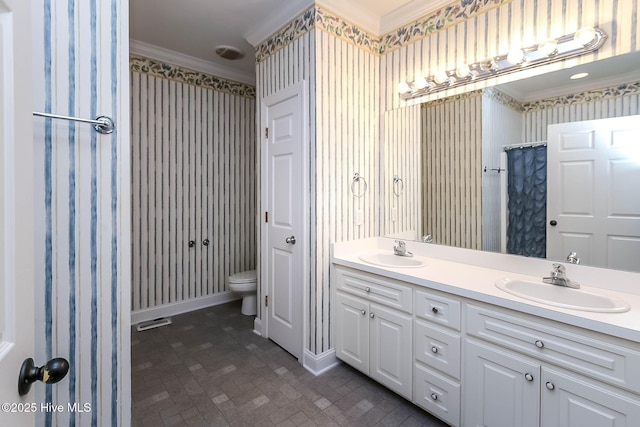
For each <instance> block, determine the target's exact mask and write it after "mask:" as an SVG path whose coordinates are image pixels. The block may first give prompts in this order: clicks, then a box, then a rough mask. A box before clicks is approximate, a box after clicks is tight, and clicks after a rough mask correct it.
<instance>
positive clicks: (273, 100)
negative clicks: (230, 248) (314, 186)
mask: <svg viewBox="0 0 640 427" xmlns="http://www.w3.org/2000/svg"><path fill="white" fill-rule="evenodd" d="M292 96H298V100H299V106H300V110H301V111H302V139H303V144H302V158H303V159H304V161H303V162H302V168H301V169H302V175H303V176H302V188H303V192H302V194H303V196H302V198H303V199H302V204H301V206H302V207H301V208H302V224H303V228H302V230H301V231H300V233H299V234H297V236H298V235H299V236H300V237H302V238H298V242H299V244H301V245H302V253H303V254H308V253H309V244H310V243H309V231H310V230H309V217H310V216H309V215H310V211H311V209H310V197H309V191H304V190H306V189H309V144H310V140H309V101H308V100H309V85H308V82H307V81H305V80H302V81H300V82H298V83H295V84H293V85H291V86H289V87H287V88H285V89H282V90H280V91H278V92H275V93H273V94H271V95H269V96H266V97H264V98H262V99H261V100H260V128H259V129H258V135H259V140H260V169H261V171H260V180H261V181H260V212H259V221H260V270H259V272H258V286H259V293H258V295H259V296H260V301H259V305H260V307H261V311H260V317H261V319H262V322H261V323H262V324H261V326H262V331H261V333H262V336H263V337H265V338H268V337H269V321H268V319H269V311H268V310H269V307H267V306H265V298H264V297H265V295H268V292H269V287H268V283H267V282H266V280H263V279H264V278H267V277H269V274H268V271H269V263H268V257H267V253H268V249H269V236H268V227H267V224H266V223H265V218H264V216H265V212H267V208H268V201H269V199H268V194H269V193H268V190H269V189H268V187H267V182H268V175H269V170H268V166H269V161H268V160H269V159H268V158H267V150H266V143H267V141H268V138H267V137H266V135H265V128H266V127H267V126H268V121H267V110H268V109H269V107H271V106H273V105H276V104H278V103H279V102H282V101H284V100H286V99H288V98H291V97H292ZM297 236H296V237H297ZM297 244H298V243H297ZM309 262H310V260H309V258H308V257H305V256H303V257H302V277H303V279H305V280H304V281H303V287H302V301H301V302H302V319H301V321H302V340H301V342H300V359H299V361H300V363H302V361H303V355H304V343H305V342H307V338H308V335H309V332H308V321H307V319H308V306H309V292H308V290H307V289H308V285H309V283H308V280H307V279H308V277H309Z"/></svg>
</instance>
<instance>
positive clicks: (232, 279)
mask: <svg viewBox="0 0 640 427" xmlns="http://www.w3.org/2000/svg"><path fill="white" fill-rule="evenodd" d="M257 277H258V276H257V274H256V270H247V271H242V272H240V273H236V274H232V275H231V276H229V283H235V284H243V283H251V282H253V283H255V282H256V280H257Z"/></svg>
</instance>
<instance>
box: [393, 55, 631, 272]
mask: <svg viewBox="0 0 640 427" xmlns="http://www.w3.org/2000/svg"><path fill="white" fill-rule="evenodd" d="M584 73H588V74H587V75H586V76H583V77H582V78H576V77H579V76H580V75H581V74H584ZM572 76H574V77H572ZM638 114H640V53H631V54H626V55H620V56H618V57H614V58H609V59H606V60H601V61H596V62H592V63H590V64H584V65H580V66H576V67H574V68H571V69H566V70H561V71H557V72H554V73H549V74H546V75H541V76H536V77H531V78H528V79H524V80H520V81H516V82H512V83H508V84H505V85H500V86H495V87H493V88H488V89H483V90H477V91H471V92H468V93H464V94H460V95H456V96H453V97H450V98H444V99H440V100H436V101H431V102H426V103H424V104H422V105H420V106H414V107H407V108H405V109H401V110H397V111H389V112H387V113H386V114H385V129H386V131H385V162H384V163H385V189H384V191H385V198H384V200H385V205H386V206H385V224H384V228H385V231H386V234H387V235H391V236H401V237H403V238H415V239H418V240H423V241H429V240H431V241H432V242H433V243H435V244H443V245H450V246H456V247H462V248H469V249H478V250H485V251H492V252H502V253H509V254H517V255H523V256H530V257H542V258H544V257H546V258H548V259H553V260H561V261H569V262H574V263H580V264H587V265H593V266H599V267H607V268H614V269H621V270H630V271H640V188H639V185H640V154H639V153H640V116H637V115H638ZM634 116H635V117H634Z"/></svg>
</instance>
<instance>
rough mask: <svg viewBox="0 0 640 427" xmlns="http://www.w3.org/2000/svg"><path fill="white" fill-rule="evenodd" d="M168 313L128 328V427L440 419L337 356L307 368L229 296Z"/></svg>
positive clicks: (355, 423) (425, 422) (431, 421)
mask: <svg viewBox="0 0 640 427" xmlns="http://www.w3.org/2000/svg"><path fill="white" fill-rule="evenodd" d="M172 321H173V324H172V325H169V326H164V327H161V328H156V329H150V330H147V331H143V332H137V331H136V330H135V328H133V329H132V337H131V353H132V367H131V371H132V373H131V376H132V394H133V396H132V418H133V421H132V425H133V426H134V427H137V426H154V427H159V426H366V427H369V426H434V427H436V426H437V427H440V426H445V425H446V424H444V423H442V422H441V421H439V420H438V419H436V418H434V417H432V416H431V415H429V414H428V413H426V412H424V411H422V410H421V409H419V408H418V407H417V406H415V405H413V404H412V403H410V402H407V401H406V400H404V399H403V398H401V397H399V396H398V395H396V394H394V393H392V392H390V391H388V390H387V389H386V388H384V387H382V386H380V385H379V384H377V383H376V382H374V381H372V380H370V379H369V378H367V377H366V376H364V375H362V374H360V373H359V372H358V371H356V370H354V369H352V368H350V367H349V366H347V365H345V364H341V365H339V366H337V367H336V368H334V369H331V370H330V371H328V372H326V373H325V374H323V375H319V376H317V377H315V376H313V375H312V374H311V373H309V372H308V371H306V370H305V369H304V368H303V367H302V365H300V364H299V363H298V362H297V360H296V359H295V358H294V357H293V356H291V355H290V354H289V353H287V352H285V351H284V350H282V349H281V348H280V347H278V346H277V345H276V344H274V343H273V342H271V341H269V340H267V339H264V338H262V337H260V336H258V335H256V334H254V333H253V331H252V329H253V317H251V316H243V315H241V314H240V302H239V301H235V302H231V303H228V304H223V305H219V306H216V307H211V308H207V309H203V310H199V311H195V312H192V313H187V314H182V315H179V316H174V317H172Z"/></svg>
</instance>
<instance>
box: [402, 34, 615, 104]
mask: <svg viewBox="0 0 640 427" xmlns="http://www.w3.org/2000/svg"><path fill="white" fill-rule="evenodd" d="M606 39H607V34H606V33H605V32H604V31H602V30H601V29H599V28H591V27H589V28H581V29H580V30H578V31H576V32H575V33H572V34H567V35H565V36H562V37H559V38H556V39H549V40H545V41H542V42H541V43H538V44H535V45H533V46H528V47H524V48H521V47H519V46H517V47H514V48H513V49H511V50H510V51H509V52H508V53H506V54H504V55H498V56H495V57H493V58H488V59H486V60H484V61H481V62H477V63H474V64H459V65H458V66H457V67H456V68H455V69H454V70H446V71H445V70H441V71H439V72H437V73H435V74H434V75H432V76H430V77H422V76H418V77H416V79H415V80H414V81H412V82H401V83H400V84H398V92H399V93H400V98H402V99H411V98H417V97H419V96H424V95H428V94H431V93H436V92H440V91H443V90H446V89H449V88H452V87H456V86H462V85H465V84H468V83H469V82H472V81H480V80H486V79H489V78H492V77H497V76H501V75H504V74H509V73H513V72H515V71H520V70H523V69H526V68H531V67H534V66H539V65H545V64H550V63H553V62H557V61H561V60H564V59H568V58H573V57H576V56H580V55H584V54H585V53H589V52H593V51H595V50H598V49H599V48H600V47H601V46H602V45H603V44H604V42H605V40H606Z"/></svg>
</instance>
